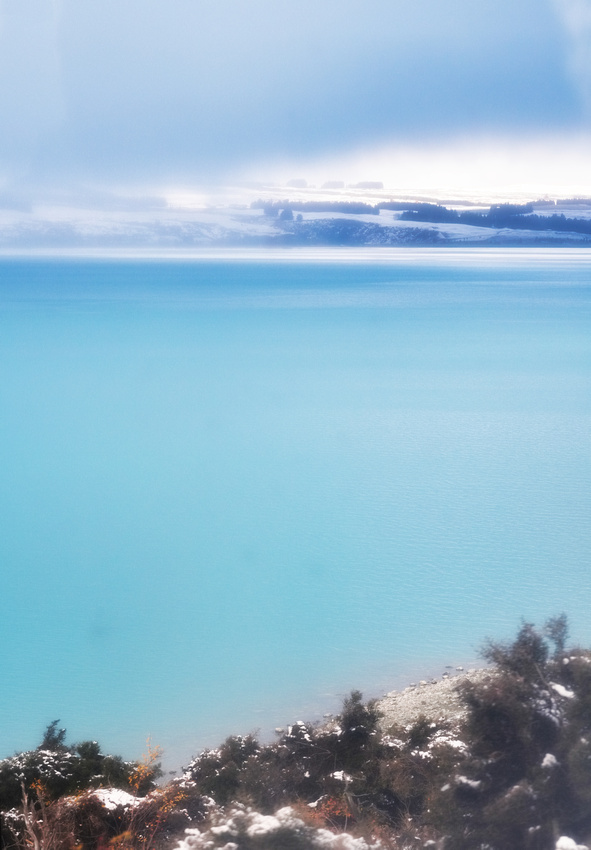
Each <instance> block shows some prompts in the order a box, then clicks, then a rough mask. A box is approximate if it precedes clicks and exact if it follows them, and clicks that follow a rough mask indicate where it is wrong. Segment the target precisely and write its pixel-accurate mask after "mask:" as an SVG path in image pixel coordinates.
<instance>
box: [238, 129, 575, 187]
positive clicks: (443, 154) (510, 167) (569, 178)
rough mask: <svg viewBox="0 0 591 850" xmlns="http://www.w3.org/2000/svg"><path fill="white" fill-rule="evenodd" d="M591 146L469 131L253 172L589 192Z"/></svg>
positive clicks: (564, 137) (570, 139) (560, 137)
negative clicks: (444, 137) (449, 136)
mask: <svg viewBox="0 0 591 850" xmlns="http://www.w3.org/2000/svg"><path fill="white" fill-rule="evenodd" d="M590 151H591V133H583V132H580V133H568V134H565V133H555V134H545V135H538V134H535V135H533V134H530V135H529V136H524V135H513V136H509V135H501V134H495V135H492V136H491V135H477V134H471V135H468V136H466V135H464V136H462V137H458V138H456V139H448V140H445V141H442V140H436V141H435V140H425V141H424V142H422V143H413V144H408V143H404V142H403V143H400V142H392V143H390V144H386V145H381V146H375V147H365V148H360V149H357V150H350V151H349V152H347V153H343V154H341V155H340V156H337V157H334V156H330V157H319V158H316V159H314V158H311V159H308V160H302V159H300V160H297V161H293V160H292V161H290V160H286V161H284V162H282V163H277V164H276V166H275V168H274V169H272V170H269V168H268V165H267V164H265V163H260V164H259V166H258V167H253V168H251V170H250V171H249V172H248V177H249V178H250V179H251V180H257V179H258V180H264V179H265V178H266V179H267V180H269V179H274V180H276V181H277V182H278V183H285V182H286V181H287V180H289V179H290V178H293V177H301V178H304V179H306V180H308V181H309V182H310V183H311V184H315V185H317V186H321V185H322V183H324V182H326V181H328V180H340V181H343V182H345V183H356V182H359V181H364V180H373V181H379V182H382V183H384V185H385V188H386V189H387V190H389V191H390V192H392V193H394V194H424V195H429V196H432V197H439V198H445V197H449V198H462V197H466V198H476V197H478V195H481V196H482V197H483V198H486V199H489V200H490V198H494V197H498V198H502V199H504V200H506V199H508V198H511V197H514V198H515V199H519V198H520V197H529V198H531V197H533V198H536V197H540V196H543V195H549V196H551V197H554V198H568V197H575V196H579V197H580V196H586V197H591V168H590V167H589V165H590V159H591V154H590Z"/></svg>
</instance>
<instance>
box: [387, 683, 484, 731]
mask: <svg viewBox="0 0 591 850" xmlns="http://www.w3.org/2000/svg"><path fill="white" fill-rule="evenodd" d="M493 675H494V673H493V671H492V670H490V669H487V668H483V669H478V670H467V671H464V670H462V671H456V672H454V673H453V675H452V674H450V675H449V676H445V677H444V678H442V679H439V680H429V681H421V682H419V683H418V684H416V685H411V686H409V687H408V688H405V689H404V690H403V691H392V692H391V693H389V694H386V696H384V697H382V698H381V699H380V700H378V708H379V710H380V711H381V712H382V715H383V716H382V719H381V720H380V725H381V727H382V729H383V730H384V731H387V730H389V729H390V728H391V727H392V726H394V725H396V726H408V725H410V724H412V723H416V721H417V720H418V719H419V717H426V718H427V719H428V720H430V721H431V722H445V721H447V722H449V721H454V720H455V721H459V720H461V719H463V717H464V716H465V715H466V709H465V707H464V706H463V704H462V702H461V700H460V697H459V694H458V692H457V687H458V685H459V684H460V683H461V682H464V681H466V679H468V680H469V681H471V682H483V681H485V680H486V679H488V678H490V677H491V676H493Z"/></svg>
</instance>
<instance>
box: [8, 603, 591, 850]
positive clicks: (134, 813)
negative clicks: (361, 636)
mask: <svg viewBox="0 0 591 850" xmlns="http://www.w3.org/2000/svg"><path fill="white" fill-rule="evenodd" d="M567 632H568V628H567V620H566V617H565V616H564V615H560V616H557V617H554V618H552V619H550V620H548V621H547V622H546V623H545V624H544V625H543V626H542V627H540V628H537V627H535V626H534V625H533V624H531V623H526V622H523V623H522V625H521V627H520V628H519V630H518V632H517V635H516V637H515V638H514V639H513V640H512V641H509V642H498V641H488V642H487V643H486V644H485V645H484V647H483V650H482V653H481V654H482V658H483V660H484V662H486V665H487V666H485V667H483V668H480V669H478V670H471V671H468V672H466V671H463V670H454V671H452V672H451V673H450V674H445V675H444V678H443V679H442V680H441V681H438V682H427V681H425V682H421V683H417V684H416V685H412V686H410V687H408V688H406V689H405V690H404V691H402V692H392V693H390V694H387V695H386V696H385V697H383V698H382V699H381V700H370V701H369V702H366V701H364V700H363V697H362V694H361V693H360V692H359V691H352V692H351V694H350V695H349V696H348V697H347V698H346V699H345V700H344V702H343V706H342V710H341V712H340V714H338V715H335V716H334V717H333V716H329V717H328V718H325V719H324V720H323V721H322V722H321V723H308V722H305V721H301V720H300V721H296V722H295V723H293V724H292V725H290V726H288V727H287V728H285V729H278V730H277V737H276V740H275V741H273V742H272V743H266V744H265V743H261V742H260V741H259V740H258V739H257V738H256V736H254V735H246V736H231V737H229V738H227V739H226V740H225V741H224V742H223V743H222V744H220V746H219V747H217V748H214V749H208V750H205V751H203V752H201V753H199V754H198V755H197V756H195V757H194V758H193V759H192V760H191V761H190V762H189V763H188V765H187V767H186V768H184V772H183V775H182V776H181V777H178V778H173V779H170V780H169V781H167V782H161V783H160V784H158V780H161V779H162V778H163V777H162V771H161V769H160V764H159V756H160V753H159V751H158V749H155V750H154V749H151V748H150V747H148V753H147V755H146V756H144V758H143V760H142V761H139V762H125V761H124V760H123V759H121V758H120V757H118V756H111V755H105V754H103V753H102V752H101V749H100V745H99V744H98V743H97V742H96V741H84V742H81V743H78V744H69V743H67V741H66V731H65V729H61V728H59V725H58V724H59V721H57V720H56V721H53V722H52V723H50V724H49V726H48V727H47V729H46V731H45V735H44V736H43V740H42V741H41V743H40V744H39V746H38V747H37V749H35V750H32V751H29V752H25V753H20V754H16V755H14V756H12V757H11V758H7V759H4V760H2V761H0V810H1V811H2V847H3V848H6V850H25V848H28V847H33V848H35V850H74V848H76V850H106V848H119V850H140V848H145V850H148V849H149V848H154V850H321V848H323V849H324V850H379V848H386V850H388V848H389V849H390V850H402V848H408V849H409V850H410V848H423V847H431V848H436V850H437V849H438V848H439V850H484V849H485V848H486V850H555V849H556V850H576V848H582V847H588V846H590V845H591V650H590V649H584V648H580V647H576V646H575V647H574V646H570V645H567Z"/></svg>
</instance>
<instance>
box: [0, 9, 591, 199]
mask: <svg viewBox="0 0 591 850" xmlns="http://www.w3.org/2000/svg"><path fill="white" fill-rule="evenodd" d="M590 57H591V0H478V2H474V0H447V2H441V0H366V2H364V3H360V2H359V0H294V1H293V2H287V0H0V122H1V126H0V179H1V180H2V181H3V183H4V190H5V192H6V191H9V190H10V189H11V187H18V186H24V185H28V186H32V187H43V186H52V185H72V186H74V185H76V184H86V185H97V186H105V187H109V186H110V187H116V186H126V187H141V188H144V189H146V190H147V191H148V190H156V189H158V187H162V186H166V185H171V184H174V185H180V184H182V183H183V182H186V183H193V184H196V183H199V182H206V181H224V180H229V179H233V178H235V177H237V176H242V175H246V174H248V173H251V172H252V169H253V168H254V167H255V166H256V168H258V169H259V171H260V170H261V169H264V167H265V166H266V165H267V166H268V168H269V171H270V172H271V171H272V170H273V168H274V167H275V165H276V164H277V163H279V162H293V163H296V164H297V163H298V162H312V161H313V160H315V159H317V160H318V161H326V160H327V159H329V158H330V157H331V156H334V157H336V158H339V157H340V158H342V157H344V156H346V155H347V154H348V153H349V152H351V151H359V150H363V151H369V150H371V149H373V148H375V149H376V150H383V149H384V148H387V147H388V146H393V147H396V146H397V147H398V148H399V149H409V148H412V147H416V146H419V147H421V146H422V147H423V148H425V149H427V148H428V149H429V150H435V149H437V148H438V147H439V146H441V147H442V148H446V147H449V145H450V144H453V143H454V141H455V140H460V141H461V143H462V144H463V145H465V144H466V139H470V138H472V137H474V138H480V139H482V138H486V139H487V140H488V142H487V144H488V145H489V147H490V145H491V141H490V140H491V139H492V140H493V141H494V139H495V138H497V137H498V138H502V139H504V140H505V144H506V140H507V139H510V140H511V139H516V140H518V139H540V138H545V137H552V138H553V139H554V140H555V142H554V143H556V139H557V138H558V139H559V138H569V137H574V136H577V135H578V136H580V134H581V133H583V134H585V133H586V132H587V129H588V123H589V117H590V114H591V58H590Z"/></svg>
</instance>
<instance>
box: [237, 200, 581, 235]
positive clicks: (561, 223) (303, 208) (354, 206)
mask: <svg viewBox="0 0 591 850" xmlns="http://www.w3.org/2000/svg"><path fill="white" fill-rule="evenodd" d="M543 205H545V204H543V203H542V202H540V204H538V203H536V206H543ZM251 209H262V210H263V212H264V214H265V215H267V216H269V217H271V218H279V219H280V220H282V221H292V220H293V218H294V215H293V214H294V212H296V213H304V212H315V213H344V214H347V215H379V214H380V210H394V211H399V212H401V213H402V215H401V216H400V220H401V221H413V222H417V223H418V222H422V223H430V224H468V225H471V226H474V227H489V228H497V229H499V228H508V229H512V230H536V231H548V230H551V231H557V232H560V233H582V234H585V235H587V236H588V235H591V219H585V218H567V217H566V216H565V215H564V214H563V213H560V214H558V213H555V214H554V215H538V214H536V213H535V212H534V206H533V204H494V205H492V206H491V207H490V208H489V210H488V212H477V211H476V210H455V209H449V207H446V206H443V205H441V204H430V203H407V202H402V201H382V202H380V203H378V204H368V203H364V202H362V201H330V200H328V201H290V200H288V199H285V200H283V201H263V200H260V199H259V200H257V201H253V202H252V203H251Z"/></svg>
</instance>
